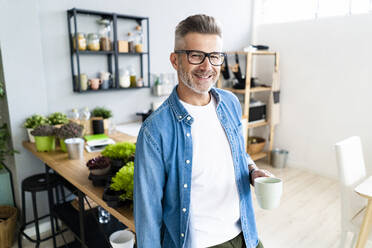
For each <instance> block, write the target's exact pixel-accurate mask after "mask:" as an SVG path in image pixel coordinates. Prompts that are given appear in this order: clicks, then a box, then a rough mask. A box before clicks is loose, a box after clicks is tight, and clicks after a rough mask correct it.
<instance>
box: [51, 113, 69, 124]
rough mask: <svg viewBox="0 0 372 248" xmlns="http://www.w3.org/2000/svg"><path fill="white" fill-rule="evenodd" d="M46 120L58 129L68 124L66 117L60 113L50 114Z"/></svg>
mask: <svg viewBox="0 0 372 248" xmlns="http://www.w3.org/2000/svg"><path fill="white" fill-rule="evenodd" d="M48 120H49V122H50V124H51V125H53V126H55V127H60V126H61V125H63V124H67V123H68V122H69V121H68V118H67V116H66V115H65V114H63V113H61V112H54V113H53V114H50V115H49V116H48Z"/></svg>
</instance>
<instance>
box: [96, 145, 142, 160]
mask: <svg viewBox="0 0 372 248" xmlns="http://www.w3.org/2000/svg"><path fill="white" fill-rule="evenodd" d="M135 152H136V145H135V144H133V143H130V142H119V143H116V144H113V145H108V146H106V147H105V149H104V150H103V151H102V152H101V154H102V155H103V156H105V157H108V158H111V159H115V160H123V162H124V163H127V162H129V161H134V153H135Z"/></svg>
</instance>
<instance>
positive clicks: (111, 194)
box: [103, 161, 134, 207]
mask: <svg viewBox="0 0 372 248" xmlns="http://www.w3.org/2000/svg"><path fill="white" fill-rule="evenodd" d="M133 174H134V162H133V161H130V162H128V163H126V165H125V166H123V167H122V168H121V169H120V170H119V171H118V172H117V173H116V174H115V176H114V177H113V178H112V179H111V184H110V186H109V187H107V188H106V189H105V191H104V193H103V200H104V201H106V202H107V204H108V205H109V206H115V207H116V206H120V205H121V204H122V203H124V201H133Z"/></svg>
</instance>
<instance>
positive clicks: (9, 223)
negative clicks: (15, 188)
mask: <svg viewBox="0 0 372 248" xmlns="http://www.w3.org/2000/svg"><path fill="white" fill-rule="evenodd" d="M17 212H18V211H17V209H16V208H15V207H12V206H0V247H2V248H3V247H4V248H8V247H11V246H12V244H13V238H14V234H15V229H16V223H17Z"/></svg>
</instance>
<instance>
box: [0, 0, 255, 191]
mask: <svg viewBox="0 0 372 248" xmlns="http://www.w3.org/2000/svg"><path fill="white" fill-rule="evenodd" d="M73 7H76V8H81V9H91V10H99V11H108V12H116V13H123V14H129V15H139V16H148V17H149V18H150V48H151V53H150V54H151V72H156V73H160V72H172V68H171V66H170V64H169V54H170V52H171V51H172V49H173V39H174V35H173V33H174V28H175V26H176V24H177V23H178V22H179V21H181V20H182V19H184V18H185V17H187V16H188V15H191V14H198V13H206V14H209V15H213V16H215V17H217V19H219V20H220V21H221V22H222V24H223V30H224V42H225V43H224V46H225V49H226V50H233V49H242V48H243V47H244V46H246V45H247V44H248V42H249V39H250V35H249V34H250V24H251V19H250V15H249V13H250V1H243V0H231V1H229V3H228V6H226V5H219V4H218V3H216V2H215V1H212V0H205V1H198V0H190V1H174V0H162V1H150V0H137V1H129V0H125V1H124V0H122V1H117V0H107V1H101V0H84V1H77V0H65V1H50V0H39V1H36V0H34V1H28V0H0V40H1V49H2V53H3V63H4V74H5V75H4V76H5V82H6V86H7V92H8V103H9V114H10V122H11V131H12V139H13V144H14V146H15V148H16V149H17V150H19V151H20V154H19V155H16V156H15V165H13V166H12V167H13V170H15V171H16V175H17V178H16V179H17V180H16V181H17V185H18V188H19V186H20V183H21V180H22V179H23V178H25V177H26V176H29V175H31V174H35V173H37V172H40V171H44V168H43V166H42V164H41V162H40V161H38V160H37V159H36V158H35V157H34V156H32V155H31V154H30V153H29V152H28V151H26V150H25V149H23V148H22V141H23V140H25V139H26V132H25V129H24V128H22V124H23V122H24V120H25V119H26V118H27V117H28V116H30V115H32V114H34V113H40V114H49V113H52V112H55V111H61V112H67V111H68V110H70V109H72V108H82V107H85V106H87V107H89V108H93V107H95V106H106V107H108V108H110V109H112V110H113V113H114V118H115V122H117V123H118V122H125V121H129V120H132V119H134V118H136V116H135V113H136V112H138V111H142V110H144V109H148V108H150V103H151V101H152V100H153V99H156V98H154V97H152V96H151V94H150V90H149V89H141V90H128V91H125V90H122V91H118V92H104V93H98V92H97V93H91V94H76V93H73V92H72V82H71V80H72V79H71V71H70V59H69V46H68V45H69V44H68V31H67V17H66V11H67V10H68V9H70V8H73Z"/></svg>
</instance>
